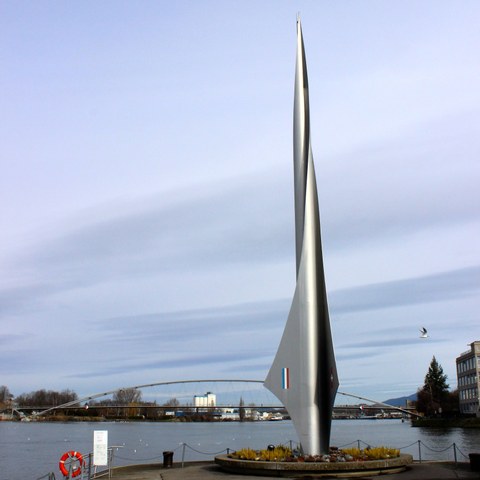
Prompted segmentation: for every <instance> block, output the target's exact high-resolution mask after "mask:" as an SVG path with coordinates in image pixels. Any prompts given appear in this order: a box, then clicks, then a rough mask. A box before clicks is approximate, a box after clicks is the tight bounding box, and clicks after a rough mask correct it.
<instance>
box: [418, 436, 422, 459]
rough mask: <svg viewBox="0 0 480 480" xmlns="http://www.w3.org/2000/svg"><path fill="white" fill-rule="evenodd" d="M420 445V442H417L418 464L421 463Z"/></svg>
mask: <svg viewBox="0 0 480 480" xmlns="http://www.w3.org/2000/svg"><path fill="white" fill-rule="evenodd" d="M420 445H421V441H420V440H418V461H419V463H422V447H421V446H420Z"/></svg>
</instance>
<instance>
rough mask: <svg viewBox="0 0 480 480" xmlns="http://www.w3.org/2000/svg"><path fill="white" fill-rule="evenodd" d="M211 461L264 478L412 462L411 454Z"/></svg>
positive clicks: (373, 471) (353, 473) (361, 472)
mask: <svg viewBox="0 0 480 480" xmlns="http://www.w3.org/2000/svg"><path fill="white" fill-rule="evenodd" d="M215 463H216V464H217V465H219V466H220V467H221V468H222V469H223V470H225V471H227V472H233V473H240V474H244V475H262V476H266V477H303V476H305V475H315V476H316V477H363V476H370V475H384V474H388V473H399V472H403V471H404V470H406V468H407V465H410V464H411V463H413V457H412V455H408V454H401V455H400V456H399V457H395V458H388V459H385V460H366V461H358V462H331V463H330V462H263V461H256V460H240V459H238V458H232V457H230V456H229V455H218V456H216V457H215Z"/></svg>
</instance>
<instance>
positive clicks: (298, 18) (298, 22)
mask: <svg viewBox="0 0 480 480" xmlns="http://www.w3.org/2000/svg"><path fill="white" fill-rule="evenodd" d="M297 24H298V25H300V24H301V21H300V12H297Z"/></svg>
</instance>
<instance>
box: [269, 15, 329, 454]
mask: <svg viewBox="0 0 480 480" xmlns="http://www.w3.org/2000/svg"><path fill="white" fill-rule="evenodd" d="M293 163H294V182H295V241H296V258H297V285H296V289H295V294H294V296H293V302H292V306H291V308H290V313H289V315H288V320H287V324H286V326H285V330H284V332H283V336H282V339H281V341H280V346H279V348H278V351H277V354H276V356H275V359H274V361H273V364H272V367H271V368H270V371H269V373H268V375H267V378H266V379H265V382H264V385H265V386H266V387H267V388H268V389H269V390H270V391H271V392H272V393H273V394H274V395H275V396H276V397H277V398H278V399H279V400H280V401H281V402H282V403H283V405H284V406H285V407H286V409H287V410H288V413H289V414H290V417H291V418H292V421H293V424H294V426H295V429H296V431H297V434H298V437H299V440H300V444H301V446H302V450H303V452H304V453H305V454H310V455H315V454H323V453H328V451H329V442H330V431H331V423H332V410H333V404H334V402H335V395H336V393H337V389H338V377H337V368H336V364H335V355H334V351H333V343H332V336H331V331H330V320H329V315H328V304H327V293H326V287H325V275H324V269H323V258H322V245H321V238H320V217H319V208H318V194H317V183H316V179H315V169H314V165H313V156H312V149H311V145H310V113H309V101H308V79H307V66H306V62H305V50H304V45H303V36H302V27H301V24H300V19H297V60H296V71H295V101H294V126H293Z"/></svg>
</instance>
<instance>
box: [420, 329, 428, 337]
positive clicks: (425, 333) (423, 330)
mask: <svg viewBox="0 0 480 480" xmlns="http://www.w3.org/2000/svg"><path fill="white" fill-rule="evenodd" d="M420 333H421V335H420V338H427V337H428V333H427V329H426V328H425V327H422V328H421V329H420Z"/></svg>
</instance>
